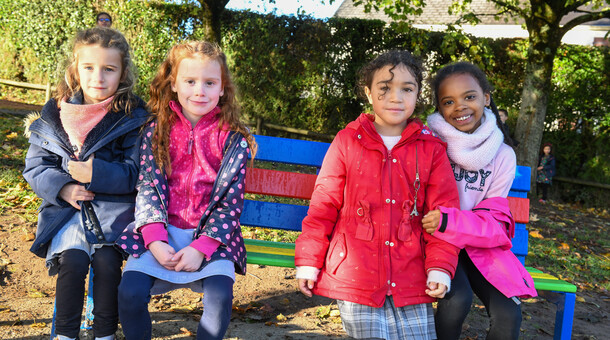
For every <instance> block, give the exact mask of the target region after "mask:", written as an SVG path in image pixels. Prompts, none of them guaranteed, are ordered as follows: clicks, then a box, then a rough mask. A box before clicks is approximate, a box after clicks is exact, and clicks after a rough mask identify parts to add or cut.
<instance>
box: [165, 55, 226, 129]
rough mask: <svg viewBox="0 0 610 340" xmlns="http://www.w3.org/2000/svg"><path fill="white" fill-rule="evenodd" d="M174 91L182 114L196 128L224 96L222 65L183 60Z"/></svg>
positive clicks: (190, 59) (203, 61) (214, 62)
mask: <svg viewBox="0 0 610 340" xmlns="http://www.w3.org/2000/svg"><path fill="white" fill-rule="evenodd" d="M172 91H174V92H176V94H177V95H178V101H179V102H180V105H181V106H182V114H184V116H185V117H186V119H188V120H189V121H190V122H191V124H192V126H193V127H194V126H195V125H196V124H197V122H198V121H199V120H200V119H201V117H203V116H205V115H206V114H207V113H208V112H210V111H212V109H214V108H215V107H216V106H217V105H218V101H219V100H220V97H221V96H222V95H223V94H224V88H223V86H222V71H221V69H220V64H219V63H218V61H216V60H212V59H201V58H185V59H182V61H180V64H179V65H178V72H177V75H176V80H175V82H174V83H173V84H172Z"/></svg>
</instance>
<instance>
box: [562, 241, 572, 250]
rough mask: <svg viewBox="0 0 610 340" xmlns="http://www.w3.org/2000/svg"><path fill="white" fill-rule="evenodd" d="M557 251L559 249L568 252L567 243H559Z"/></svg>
mask: <svg viewBox="0 0 610 340" xmlns="http://www.w3.org/2000/svg"><path fill="white" fill-rule="evenodd" d="M559 249H561V250H570V246H569V245H568V244H567V243H564V242H561V245H560V246H559Z"/></svg>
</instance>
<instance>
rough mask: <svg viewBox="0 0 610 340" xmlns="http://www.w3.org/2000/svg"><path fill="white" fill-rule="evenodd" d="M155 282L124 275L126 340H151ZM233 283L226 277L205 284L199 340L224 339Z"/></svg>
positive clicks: (121, 305)
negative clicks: (151, 312)
mask: <svg viewBox="0 0 610 340" xmlns="http://www.w3.org/2000/svg"><path fill="white" fill-rule="evenodd" d="M155 280H156V278H155V277H152V276H150V275H148V274H144V273H141V272H136V271H127V272H124V273H123V279H122V280H121V284H120V285H119V318H120V320H121V325H122V326H123V334H125V338H126V339H127V340H136V339H137V340H147V339H150V338H151V332H152V324H151V320H150V313H149V312H148V302H150V289H151V287H152V286H153V283H154V282H155ZM232 303H233V279H231V278H230V277H228V276H224V275H216V276H210V277H208V278H205V279H204V280H203V314H202V315H201V320H200V321H199V326H198V328H197V339H206V340H207V339H219V340H220V339H222V338H223V337H224V335H225V333H226V332H227V328H228V327H229V322H230V321H231V310H232Z"/></svg>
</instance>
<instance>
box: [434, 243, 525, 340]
mask: <svg viewBox="0 0 610 340" xmlns="http://www.w3.org/2000/svg"><path fill="white" fill-rule="evenodd" d="M473 291H474V293H475V294H477V296H478V297H479V299H481V301H482V302H483V304H484V305H485V309H486V310H487V315H489V318H490V320H489V323H490V325H489V332H488V333H487V339H494V340H496V339H515V340H516V339H517V338H518V337H519V328H520V327H521V305H518V304H516V303H515V301H513V299H511V298H507V297H506V296H504V294H502V293H500V291H499V290H497V289H496V288H495V287H494V286H492V285H491V283H489V282H488V281H487V280H486V279H485V277H483V275H482V274H481V272H480V271H479V270H478V269H477V267H476V266H475V265H474V263H472V260H471V259H470V257H469V256H468V254H467V253H466V251H465V250H463V249H462V250H461V251H460V259H459V262H458V266H457V268H456V270H455V276H454V277H453V280H451V291H450V292H449V293H447V295H445V297H444V298H442V299H440V300H438V307H437V311H436V315H435V317H434V319H435V323H436V335H437V336H438V339H439V340H447V339H458V338H459V337H460V334H461V333H462V323H464V320H465V319H466V316H467V315H468V312H469V311H470V305H471V304H472V297H473V296H472V293H473Z"/></svg>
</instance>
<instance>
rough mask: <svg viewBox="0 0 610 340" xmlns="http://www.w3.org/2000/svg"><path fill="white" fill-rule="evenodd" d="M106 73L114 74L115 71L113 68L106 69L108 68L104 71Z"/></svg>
mask: <svg viewBox="0 0 610 340" xmlns="http://www.w3.org/2000/svg"><path fill="white" fill-rule="evenodd" d="M104 71H106V72H114V69H113V68H111V67H106V68H105V69H104Z"/></svg>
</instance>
